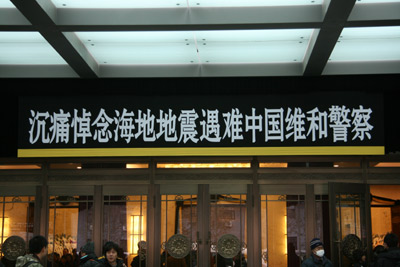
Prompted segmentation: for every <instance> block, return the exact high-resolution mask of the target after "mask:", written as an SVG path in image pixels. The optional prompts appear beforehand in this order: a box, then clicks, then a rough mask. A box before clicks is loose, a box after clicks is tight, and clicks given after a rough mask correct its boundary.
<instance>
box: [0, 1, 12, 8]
mask: <svg viewBox="0 0 400 267" xmlns="http://www.w3.org/2000/svg"><path fill="white" fill-rule="evenodd" d="M0 8H15V6H14V4H13V3H11V1H10V0H0Z"/></svg>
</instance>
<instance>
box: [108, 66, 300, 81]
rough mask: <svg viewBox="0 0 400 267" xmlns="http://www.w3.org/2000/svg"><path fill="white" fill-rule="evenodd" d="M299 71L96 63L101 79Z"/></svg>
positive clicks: (292, 72) (296, 71)
mask: <svg viewBox="0 0 400 267" xmlns="http://www.w3.org/2000/svg"><path fill="white" fill-rule="evenodd" d="M302 72H303V71H302V64H301V62H290V63H265V64H174V65H150V64H149V65H124V66H122V65H111V64H110V65H109V64H102V65H101V66H100V77H101V78H129V77H160V78H161V77H250V76H253V77H262V76H301V75H302Z"/></svg>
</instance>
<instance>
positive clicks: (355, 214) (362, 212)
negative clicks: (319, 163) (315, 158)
mask: <svg viewBox="0 0 400 267" xmlns="http://www.w3.org/2000/svg"><path fill="white" fill-rule="evenodd" d="M368 199H369V186H368V185H366V184H348V183H329V205H330V218H331V237H332V258H331V260H332V263H333V265H334V266H340V267H341V266H350V265H351V263H352V262H354V260H355V259H354V251H356V250H358V249H361V250H365V248H366V247H368V245H369V244H371V234H370V233H371V231H370V229H371V228H370V223H368V222H370V212H369V209H370V207H369V206H370V203H369V201H368Z"/></svg>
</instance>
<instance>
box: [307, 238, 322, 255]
mask: <svg viewBox="0 0 400 267" xmlns="http://www.w3.org/2000/svg"><path fill="white" fill-rule="evenodd" d="M310 248H311V252H312V253H313V254H314V255H315V256H317V257H320V258H322V257H323V256H324V255H325V250H324V244H323V243H322V242H321V240H320V239H319V238H314V239H313V240H311V241H310Z"/></svg>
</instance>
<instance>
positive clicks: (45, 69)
mask: <svg viewBox="0 0 400 267" xmlns="http://www.w3.org/2000/svg"><path fill="white" fill-rule="evenodd" d="M0 78H79V76H78V75H77V74H76V72H75V71H74V70H73V69H72V68H71V67H70V66H68V65H5V64H4V65H2V64H0Z"/></svg>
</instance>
